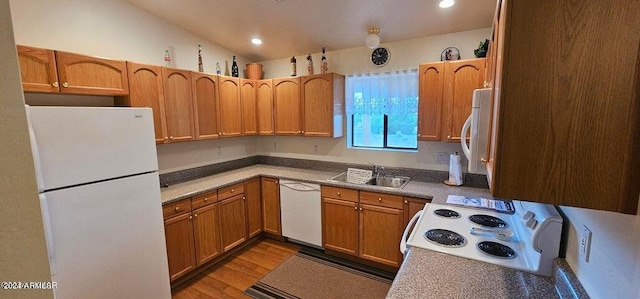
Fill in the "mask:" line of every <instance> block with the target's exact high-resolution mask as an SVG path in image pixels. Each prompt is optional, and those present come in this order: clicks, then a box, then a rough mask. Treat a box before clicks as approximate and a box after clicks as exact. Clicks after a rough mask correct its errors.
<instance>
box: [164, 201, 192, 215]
mask: <svg viewBox="0 0 640 299" xmlns="http://www.w3.org/2000/svg"><path fill="white" fill-rule="evenodd" d="M189 212H191V201H190V200H189V199H184V200H181V201H178V202H174V203H170V204H168V205H164V206H162V215H163V216H164V219H167V218H171V217H173V216H178V215H181V214H184V213H189Z"/></svg>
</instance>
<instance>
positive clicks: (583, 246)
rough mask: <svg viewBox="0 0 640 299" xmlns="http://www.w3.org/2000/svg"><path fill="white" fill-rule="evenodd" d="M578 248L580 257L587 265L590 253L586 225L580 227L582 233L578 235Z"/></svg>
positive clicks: (589, 232)
mask: <svg viewBox="0 0 640 299" xmlns="http://www.w3.org/2000/svg"><path fill="white" fill-rule="evenodd" d="M578 246H579V248H578V251H579V253H580V257H581V258H582V259H583V260H584V261H585V262H587V263H588V262H589V253H590V251H591V230H589V228H588V227H587V226H586V225H583V226H582V232H581V234H580V244H578Z"/></svg>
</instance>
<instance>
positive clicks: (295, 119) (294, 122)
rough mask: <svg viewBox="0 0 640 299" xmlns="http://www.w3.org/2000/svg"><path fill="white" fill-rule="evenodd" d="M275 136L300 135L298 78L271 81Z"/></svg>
mask: <svg viewBox="0 0 640 299" xmlns="http://www.w3.org/2000/svg"><path fill="white" fill-rule="evenodd" d="M273 102H274V104H273V105H274V107H275V114H274V131H275V135H300V134H302V120H301V117H300V116H301V114H302V113H301V104H300V78H282V79H273Z"/></svg>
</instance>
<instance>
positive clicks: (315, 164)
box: [160, 155, 489, 189]
mask: <svg viewBox="0 0 640 299" xmlns="http://www.w3.org/2000/svg"><path fill="white" fill-rule="evenodd" d="M255 164H263V165H272V166H282V167H291V168H301V169H313V170H320V171H334V172H341V171H346V170H347V168H350V167H351V168H362V169H371V168H372V166H371V165H368V164H355V163H341V162H332V161H318V160H306V159H293V158H283V157H273V156H263V155H257V156H251V157H246V158H241V159H236V160H231V161H226V162H221V163H216V164H210V165H205V166H200V167H195V168H190V169H186V170H180V171H175V172H170V173H165V174H160V185H161V186H166V185H173V184H177V183H181V182H185V181H189V180H193V179H197V178H201V177H205V176H210V175H214V174H217V173H221V172H225V171H230V170H233V169H238V168H242V167H247V166H251V165H255ZM381 166H385V171H384V172H385V173H386V174H389V175H401V176H408V177H411V179H412V180H415V181H423V182H433V183H438V182H444V181H445V180H446V179H448V178H449V173H448V172H446V171H439V170H427V169H415V168H403V167H391V166H386V165H381ZM464 186H466V187H475V188H485V189H487V188H489V186H488V184H487V177H486V176H485V175H481V174H471V173H465V174H464Z"/></svg>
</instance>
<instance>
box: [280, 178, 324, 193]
mask: <svg viewBox="0 0 640 299" xmlns="http://www.w3.org/2000/svg"><path fill="white" fill-rule="evenodd" d="M280 186H281V187H287V188H289V189H293V190H296V191H303V192H309V191H320V186H318V185H316V186H317V187H316V186H309V185H307V184H303V183H297V182H296V183H282V181H280Z"/></svg>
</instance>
